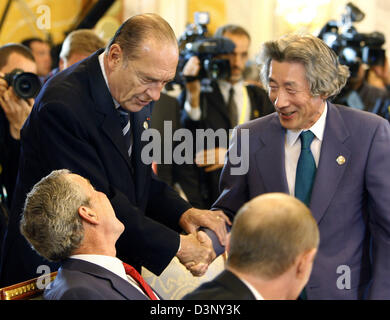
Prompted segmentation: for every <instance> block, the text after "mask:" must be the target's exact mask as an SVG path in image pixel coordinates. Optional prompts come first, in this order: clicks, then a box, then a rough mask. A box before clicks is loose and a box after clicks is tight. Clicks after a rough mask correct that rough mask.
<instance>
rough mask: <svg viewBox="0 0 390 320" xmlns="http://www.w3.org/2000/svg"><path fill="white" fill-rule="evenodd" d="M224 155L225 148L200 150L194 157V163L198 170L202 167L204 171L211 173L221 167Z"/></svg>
mask: <svg viewBox="0 0 390 320" xmlns="http://www.w3.org/2000/svg"><path fill="white" fill-rule="evenodd" d="M226 153H227V149H226V148H214V149H207V150H201V151H199V152H197V153H196V155H195V163H196V165H197V166H198V167H200V168H202V167H204V168H205V169H204V171H206V172H211V171H214V170H217V169H220V168H222V167H223V165H224V163H225V156H226Z"/></svg>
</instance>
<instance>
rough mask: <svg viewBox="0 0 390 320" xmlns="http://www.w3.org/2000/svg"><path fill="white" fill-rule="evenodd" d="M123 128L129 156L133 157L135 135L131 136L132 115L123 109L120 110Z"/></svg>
mask: <svg viewBox="0 0 390 320" xmlns="http://www.w3.org/2000/svg"><path fill="white" fill-rule="evenodd" d="M118 112H119V116H120V120H121V127H122V135H123V137H124V138H125V142H126V149H127V154H128V155H129V157H131V149H132V146H133V135H132V134H131V128H130V114H129V113H128V112H127V111H126V110H124V109H123V108H122V107H119V108H118Z"/></svg>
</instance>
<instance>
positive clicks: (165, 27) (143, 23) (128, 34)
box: [106, 13, 177, 60]
mask: <svg viewBox="0 0 390 320" xmlns="http://www.w3.org/2000/svg"><path fill="white" fill-rule="evenodd" d="M150 39H155V40H157V41H159V42H171V43H175V44H176V45H177V39H176V36H175V33H174V32H173V30H172V28H171V26H170V25H169V24H168V22H166V21H165V20H164V19H163V18H161V17H160V16H159V15H157V14H153V13H146V14H139V15H135V16H133V17H131V18H129V19H128V20H126V21H125V22H124V23H122V25H121V26H120V27H119V28H118V30H117V31H116V33H115V35H114V37H113V38H112V39H111V40H110V41H109V43H108V45H107V48H106V53H108V50H109V49H110V47H111V46H112V45H113V44H115V43H117V44H119V46H120V47H121V48H122V50H123V54H124V56H125V58H126V59H129V60H136V59H138V58H140V57H141V54H140V52H141V48H142V44H143V43H145V41H146V40H150Z"/></svg>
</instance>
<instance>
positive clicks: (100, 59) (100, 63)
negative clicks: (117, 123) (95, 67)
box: [98, 51, 120, 109]
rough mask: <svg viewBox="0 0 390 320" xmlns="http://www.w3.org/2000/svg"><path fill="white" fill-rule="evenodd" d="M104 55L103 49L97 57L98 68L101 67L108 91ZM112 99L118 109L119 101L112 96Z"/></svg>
mask: <svg viewBox="0 0 390 320" xmlns="http://www.w3.org/2000/svg"><path fill="white" fill-rule="evenodd" d="M104 55H105V51H103V52H102V53H101V54H99V57H98V59H99V65H100V69H102V73H103V78H104V81H105V82H106V85H107V88H108V91H110V86H109V85H108V80H107V75H106V70H105V69H104ZM111 97H112V96H111ZM112 100H113V101H114V105H115V108H116V109H118V108H119V107H120V104H119V102H118V101H116V100H115V99H114V98H112Z"/></svg>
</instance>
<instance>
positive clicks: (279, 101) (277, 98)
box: [271, 90, 289, 108]
mask: <svg viewBox="0 0 390 320" xmlns="http://www.w3.org/2000/svg"><path fill="white" fill-rule="evenodd" d="M272 100H273V103H274V105H275V107H276V108H283V107H287V106H288V103H289V102H288V99H287V95H286V94H285V93H284V92H283V90H279V91H278V92H277V93H276V94H275V95H274V96H273V99H271V101H272Z"/></svg>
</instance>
